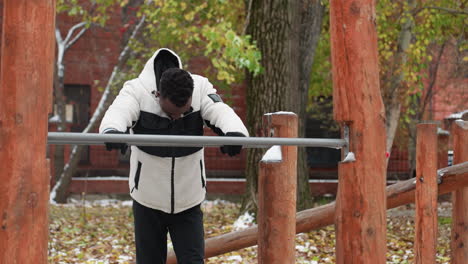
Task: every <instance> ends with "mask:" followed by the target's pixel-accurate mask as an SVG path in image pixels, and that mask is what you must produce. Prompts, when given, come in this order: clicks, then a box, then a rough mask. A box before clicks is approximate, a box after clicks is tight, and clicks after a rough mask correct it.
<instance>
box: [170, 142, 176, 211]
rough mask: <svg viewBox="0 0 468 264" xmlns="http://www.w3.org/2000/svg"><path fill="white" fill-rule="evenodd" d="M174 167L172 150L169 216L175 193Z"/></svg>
mask: <svg viewBox="0 0 468 264" xmlns="http://www.w3.org/2000/svg"><path fill="white" fill-rule="evenodd" d="M174 167H175V157H174V148H173V150H172V167H171V214H173V213H174V201H175V195H174V194H175V191H174Z"/></svg>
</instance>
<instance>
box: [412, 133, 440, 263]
mask: <svg viewBox="0 0 468 264" xmlns="http://www.w3.org/2000/svg"><path fill="white" fill-rule="evenodd" d="M437 156H438V148H437V125H436V124H418V126H417V139H416V192H415V204H416V220H415V222H416V227H415V236H414V255H415V263H416V264H431V263H435V257H436V246H437V165H438V164H437Z"/></svg>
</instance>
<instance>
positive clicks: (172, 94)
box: [158, 68, 193, 119]
mask: <svg viewBox="0 0 468 264" xmlns="http://www.w3.org/2000/svg"><path fill="white" fill-rule="evenodd" d="M160 86H161V87H160V90H159V91H158V96H159V103H160V105H161V108H162V110H163V111H164V112H166V114H167V115H168V116H169V117H171V118H172V119H178V118H180V117H181V116H182V114H183V113H185V112H187V111H188V110H190V106H191V104H192V93H193V79H192V77H191V76H190V74H189V73H188V72H186V71H184V70H182V69H179V68H170V69H168V70H166V71H165V72H164V73H163V74H162V76H161V81H160Z"/></svg>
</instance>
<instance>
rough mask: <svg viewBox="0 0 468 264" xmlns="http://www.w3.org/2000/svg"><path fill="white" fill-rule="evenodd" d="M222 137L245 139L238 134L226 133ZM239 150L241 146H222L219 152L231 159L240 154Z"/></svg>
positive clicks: (242, 135)
mask: <svg viewBox="0 0 468 264" xmlns="http://www.w3.org/2000/svg"><path fill="white" fill-rule="evenodd" d="M224 136H226V137H245V135H244V134H242V133H240V132H227V133H226V135H224ZM241 150H242V146H241V145H238V146H232V145H224V146H222V147H221V152H222V153H223V154H228V155H229V156H231V157H233V156H235V155H237V154H239V153H240V152H241Z"/></svg>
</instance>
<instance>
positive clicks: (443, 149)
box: [437, 131, 450, 169]
mask: <svg viewBox="0 0 468 264" xmlns="http://www.w3.org/2000/svg"><path fill="white" fill-rule="evenodd" d="M449 139H450V133H449V132H448V131H440V132H437V149H438V152H437V168H438V169H442V168H445V167H447V166H448V146H449Z"/></svg>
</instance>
